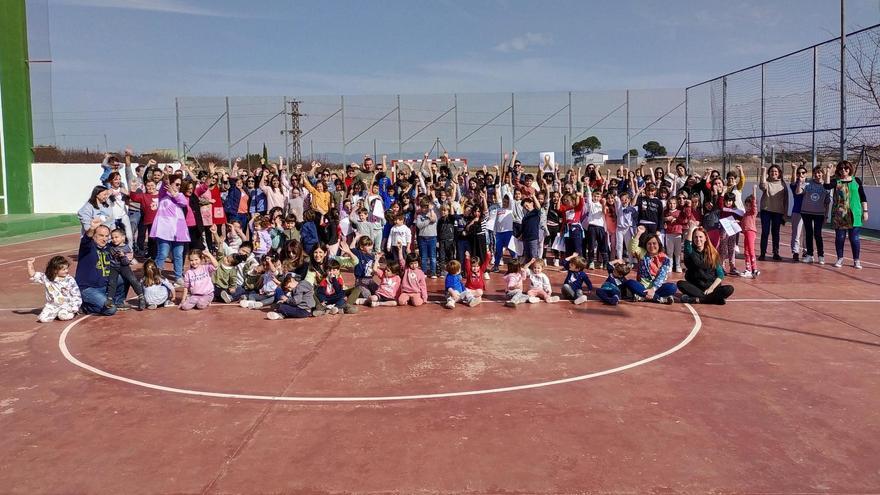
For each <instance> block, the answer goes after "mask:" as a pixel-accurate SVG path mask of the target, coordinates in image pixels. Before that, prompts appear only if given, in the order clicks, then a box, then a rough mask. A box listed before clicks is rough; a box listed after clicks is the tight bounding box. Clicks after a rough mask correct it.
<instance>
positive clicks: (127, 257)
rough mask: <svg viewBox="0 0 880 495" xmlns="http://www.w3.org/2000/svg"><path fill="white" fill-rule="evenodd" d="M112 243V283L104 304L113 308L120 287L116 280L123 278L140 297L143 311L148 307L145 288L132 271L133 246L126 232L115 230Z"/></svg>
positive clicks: (140, 308) (139, 300) (139, 303)
mask: <svg viewBox="0 0 880 495" xmlns="http://www.w3.org/2000/svg"><path fill="white" fill-rule="evenodd" d="M110 243H111V245H110V249H109V253H110V274H109V275H108V280H110V281H111V283H109V284H107V301H106V302H105V303H104V307H105V308H112V307H113V299H114V297H116V287H117V286H118V284H117V283H116V279H117V278H118V277H120V276H121V277H122V278H123V280H125V281H126V282H127V283H128V285H130V286H131V288H132V289H134V293H135V294H137V296H138V305H137V309H138V311H143V310H144V308H145V307H146V306H147V303H146V301H145V300H144V288H143V286H141V283H140V282H138V279H137V277H135V276H134V272H132V271H131V262H132V260H133V259H134V252H133V251H132V250H131V246H129V245H128V241H127V240H126V238H125V231H124V230H122V229H115V230H114V231H113V232H110Z"/></svg>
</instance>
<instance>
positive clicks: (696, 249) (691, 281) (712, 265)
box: [678, 222, 733, 304]
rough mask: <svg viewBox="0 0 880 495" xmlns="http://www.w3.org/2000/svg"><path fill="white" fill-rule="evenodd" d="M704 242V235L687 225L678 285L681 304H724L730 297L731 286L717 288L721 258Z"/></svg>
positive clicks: (720, 278)
mask: <svg viewBox="0 0 880 495" xmlns="http://www.w3.org/2000/svg"><path fill="white" fill-rule="evenodd" d="M708 239H709V235H708V234H707V233H706V231H705V230H703V228H702V227H698V226H697V223H696V222H691V224H690V228H689V229H688V232H687V236H686V237H685V241H684V266H685V274H684V280H680V281H679V282H678V290H680V291H681V292H682V296H681V302H683V303H691V304H696V303H702V304H725V302H726V300H727V298H728V297H730V296H731V295H732V294H733V286H731V285H721V281H722V280H724V268H723V267H722V265H721V255H719V254H718V250H716V249H715V246H713V245H712V243H711V242H708Z"/></svg>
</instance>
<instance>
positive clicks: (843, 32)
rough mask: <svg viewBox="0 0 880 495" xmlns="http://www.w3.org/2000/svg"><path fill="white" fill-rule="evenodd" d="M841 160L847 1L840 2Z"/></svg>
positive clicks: (843, 153) (842, 150)
mask: <svg viewBox="0 0 880 495" xmlns="http://www.w3.org/2000/svg"><path fill="white" fill-rule="evenodd" d="M840 160H841V161H843V160H846V0H840Z"/></svg>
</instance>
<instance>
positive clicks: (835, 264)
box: [834, 258, 843, 268]
mask: <svg viewBox="0 0 880 495" xmlns="http://www.w3.org/2000/svg"><path fill="white" fill-rule="evenodd" d="M842 266H843V258H837V261H836V262H835V263H834V268H840V267H842Z"/></svg>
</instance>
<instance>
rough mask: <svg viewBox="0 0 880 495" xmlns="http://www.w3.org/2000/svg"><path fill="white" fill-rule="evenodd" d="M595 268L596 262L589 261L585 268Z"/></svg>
mask: <svg viewBox="0 0 880 495" xmlns="http://www.w3.org/2000/svg"><path fill="white" fill-rule="evenodd" d="M595 269H596V264H595V263H593V262H592V261H591V262H590V264H589V265H587V270H595Z"/></svg>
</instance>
